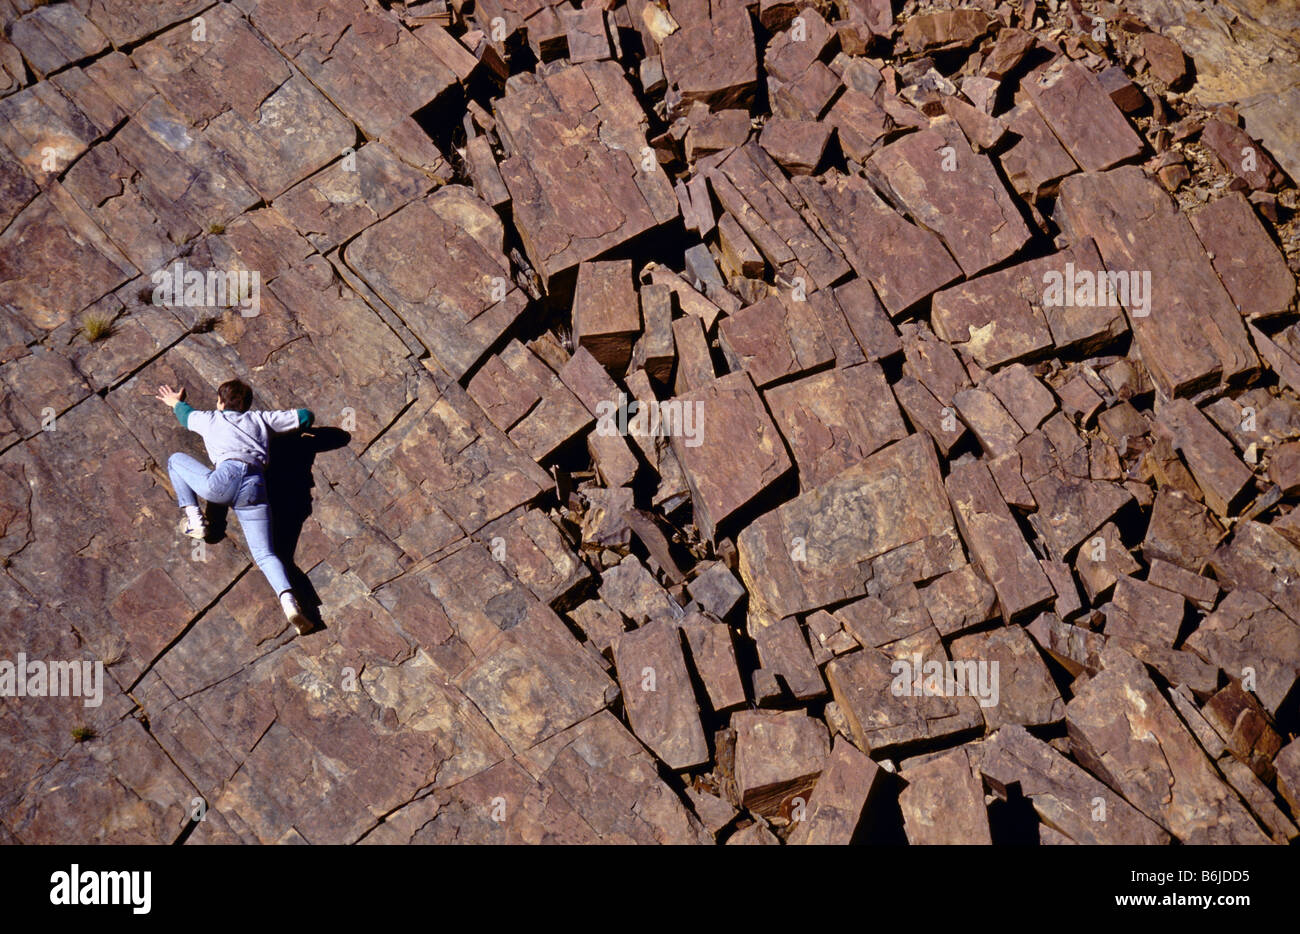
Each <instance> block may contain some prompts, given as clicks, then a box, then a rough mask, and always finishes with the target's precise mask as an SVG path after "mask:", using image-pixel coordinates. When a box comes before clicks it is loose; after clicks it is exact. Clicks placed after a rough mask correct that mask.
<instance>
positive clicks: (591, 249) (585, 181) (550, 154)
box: [496, 61, 678, 288]
mask: <svg viewBox="0 0 1300 934" xmlns="http://www.w3.org/2000/svg"><path fill="white" fill-rule="evenodd" d="M496 114H497V123H498V129H499V132H500V133H501V136H502V141H503V143H505V144H506V147H507V152H508V157H507V158H506V159H505V160H504V161H503V162H502V163H501V177H502V178H503V179H504V180H505V183H506V187H507V188H508V189H509V190H510V197H511V199H512V201H513V204H514V222H515V225H516V228H517V229H518V231H519V235H520V238H521V239H522V240H523V243H524V249H525V251H526V252H527V254H528V258H529V260H530V261H531V262H532V265H533V268H534V269H535V270H536V271H537V274H538V275H539V276H540V277H541V279H542V283H543V284H544V285H545V286H547V287H548V288H549V287H550V286H551V284H552V282H553V280H555V278H556V277H557V276H561V275H564V274H569V273H571V271H572V270H573V269H574V268H575V267H576V266H577V265H578V264H579V263H581V262H585V261H586V260H589V259H594V258H596V257H598V256H600V255H601V254H602V253H605V252H606V251H608V250H611V249H613V248H615V247H617V246H619V245H621V244H624V243H627V242H628V241H629V240H632V239H633V238H635V237H637V236H639V235H641V234H643V233H645V232H646V231H648V230H651V229H653V228H655V227H658V226H659V225H660V224H664V223H667V222H668V221H670V220H672V219H673V218H675V217H677V216H678V205H677V197H676V195H675V194H674V193H673V187H672V183H671V182H669V180H668V176H667V175H665V174H664V171H663V169H662V168H660V167H659V163H658V162H657V161H655V160H654V159H653V158H651V159H650V160H649V162H648V163H647V161H646V159H645V157H644V155H643V153H642V150H646V151H649V150H648V149H647V146H646V136H645V133H646V122H647V121H646V116H645V113H644V111H642V109H641V107H640V105H639V104H638V103H637V101H636V98H635V97H633V95H632V89H631V87H630V86H629V85H628V83H627V81H626V79H625V78H624V77H623V74H622V70H621V69H620V67H619V65H617V64H616V63H614V62H607V61H600V62H587V63H585V64H582V65H573V66H571V67H569V68H565V69H562V70H560V71H557V72H555V73H553V74H550V75H548V76H547V77H546V78H544V79H541V80H537V81H533V82H532V83H520V84H517V85H514V86H513V88H512V89H511V90H510V91H509V92H508V93H507V94H506V95H505V97H502V98H500V99H499V100H498V101H497V102H496ZM647 165H648V166H649V168H648V169H647V168H646V166H647Z"/></svg>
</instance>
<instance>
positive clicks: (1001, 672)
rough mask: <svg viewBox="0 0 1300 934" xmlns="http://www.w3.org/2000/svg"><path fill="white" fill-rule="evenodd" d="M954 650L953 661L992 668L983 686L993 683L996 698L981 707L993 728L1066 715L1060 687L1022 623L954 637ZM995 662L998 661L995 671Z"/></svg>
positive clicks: (1054, 719) (1055, 719)
mask: <svg viewBox="0 0 1300 934" xmlns="http://www.w3.org/2000/svg"><path fill="white" fill-rule="evenodd" d="M951 652H952V657H953V661H974V662H976V663H983V664H984V665H985V666H986V668H987V669H988V671H989V675H988V676H987V677H986V678H985V681H984V682H981V685H980V686H981V689H983V688H984V687H985V686H991V687H993V688H994V690H995V691H996V698H991V699H994V703H991V704H988V705H987V706H981V707H980V710H981V712H982V713H983V714H984V722H985V723H986V724H987V726H988V730H989V732H990V733H992V732H993V731H995V730H997V729H998V728H999V727H1000V726H1002V725H1003V724H1006V723H1017V724H1021V725H1023V726H1042V725H1045V724H1048V723H1058V722H1060V720H1061V718H1062V717H1064V716H1065V701H1063V700H1062V699H1061V692H1060V691H1059V690H1057V688H1056V684H1055V682H1053V681H1052V676H1051V674H1050V673H1049V672H1048V670H1047V665H1046V664H1045V663H1044V662H1043V659H1042V657H1041V656H1040V655H1039V654H1038V649H1037V648H1036V647H1035V645H1034V643H1033V641H1032V640H1031V639H1030V638H1029V635H1028V634H1027V633H1026V632H1025V631H1024V629H1022V628H1020V627H1019V626H1007V627H1006V628H1003V629H995V630H993V631H992V632H989V633H972V634H971V635H967V636H962V637H960V638H958V639H955V640H953V643H952V647H951ZM994 664H996V665H997V666H998V667H997V673H996V675H995V674H993V672H992V666H993V665H994ZM977 677H979V675H978V673H977ZM967 680H968V682H969V680H970V676H969V675H968V676H967ZM989 694H990V695H992V692H989Z"/></svg>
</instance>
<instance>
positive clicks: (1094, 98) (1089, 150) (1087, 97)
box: [1025, 60, 1142, 172]
mask: <svg viewBox="0 0 1300 934" xmlns="http://www.w3.org/2000/svg"><path fill="white" fill-rule="evenodd" d="M1025 92H1026V94H1027V95H1028V96H1029V99H1030V101H1032V102H1033V105H1034V107H1035V108H1036V109H1037V110H1038V112H1039V114H1041V115H1042V117H1043V119H1044V120H1045V121H1047V124H1048V126H1050V127H1051V128H1052V132H1053V133H1055V134H1056V136H1057V138H1058V139H1059V140H1060V141H1061V144H1062V145H1064V146H1065V148H1066V149H1067V150H1069V153H1070V155H1071V156H1073V157H1074V161H1075V162H1077V163H1079V165H1080V166H1081V167H1082V168H1083V170H1084V171H1085V172H1100V171H1102V170H1103V169H1109V168H1111V167H1112V166H1115V165H1118V164H1119V163H1121V162H1126V161H1128V160H1129V159H1132V158H1134V157H1135V156H1137V155H1138V154H1139V153H1141V152H1142V140H1141V139H1140V138H1139V137H1138V135H1137V133H1135V132H1134V131H1133V128H1132V127H1131V126H1129V123H1128V121H1127V120H1125V119H1124V115H1123V114H1122V113H1120V110H1119V108H1118V107H1116V106H1115V104H1114V103H1113V102H1112V101H1111V99H1110V97H1109V95H1107V93H1106V91H1105V90H1104V89H1103V88H1102V86H1101V84H1100V83H1099V82H1098V81H1097V79H1096V77H1095V76H1094V75H1093V74H1092V72H1090V71H1088V70H1087V69H1086V68H1084V67H1083V66H1082V65H1079V64H1077V63H1075V62H1071V61H1069V60H1060V61H1058V62H1057V64H1056V65H1054V66H1050V67H1048V68H1047V69H1046V70H1045V71H1041V72H1038V73H1036V74H1034V75H1031V76H1030V77H1029V78H1028V79H1027V81H1026V84H1025Z"/></svg>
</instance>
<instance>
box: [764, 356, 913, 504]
mask: <svg viewBox="0 0 1300 934" xmlns="http://www.w3.org/2000/svg"><path fill="white" fill-rule="evenodd" d="M763 397H764V399H766V400H767V404H768V406H769V408H770V409H771V411H772V418H773V420H774V421H775V422H776V425H777V428H778V429H780V431H781V434H782V435H783V436H784V438H785V440H786V442H787V443H788V444H789V445H790V450H791V452H792V453H793V455H794V461H795V464H796V465H797V466H798V469H799V486H800V489H802V490H805V491H806V490H811V489H813V488H814V487H817V486H820V485H821V484H822V483H824V482H825V481H827V480H829V479H830V478H831V477H833V476H835V474H837V473H839V472H840V471H842V470H844V469H846V468H848V467H851V466H852V465H854V464H856V463H857V462H858V461H860V460H862V459H863V458H864V457H866V456H867V455H868V454H871V453H873V452H874V451H877V450H879V449H880V448H882V447H884V446H885V445H886V444H889V443H890V442H892V441H897V440H899V439H901V438H903V437H905V436H906V434H907V428H906V426H905V425H904V424H903V418H902V415H900V414H899V411H898V405H897V404H896V403H895V402H894V397H893V396H892V395H891V394H890V392H889V384H888V383H886V382H885V377H884V374H883V373H882V372H881V369H880V367H879V366H877V365H875V364H872V363H868V364H863V365H861V366H855V367H850V368H849V369H835V370H830V371H828V372H826V373H819V374H816V375H813V376H807V377H804V378H803V379H800V380H796V381H794V382H792V383H786V384H784V385H781V386H773V387H770V388H768V389H767V390H766V391H765V392H764V393H763Z"/></svg>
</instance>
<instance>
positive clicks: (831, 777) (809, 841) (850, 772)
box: [789, 736, 884, 846]
mask: <svg viewBox="0 0 1300 934" xmlns="http://www.w3.org/2000/svg"><path fill="white" fill-rule="evenodd" d="M883 772H884V770H883V769H881V768H880V766H878V765H876V763H875V762H873V761H872V760H870V759H868V758H867V757H866V756H864V755H863V754H862V753H861V752H860V751H859V750H858V749H857V747H856V746H854V745H853V744H852V743H850V742H849V741H848V740H847V739H845V738H844V737H843V736H837V737H835V745H834V746H833V747H832V748H831V755H830V760H829V761H828V762H827V764H826V769H825V770H824V771H823V772H822V774H821V776H820V777H818V779H817V784H816V785H815V786H814V787H813V792H812V795H810V796H809V798H808V805H807V807H806V808H805V810H804V813H805V815H806V816H805V817H804V819H803V820H802V821H800V822H799V823H798V824H796V825H795V829H794V831H793V832H792V833H791V834H790V839H789V842H790V843H791V844H792V845H795V846H799V845H810V846H816V845H828V846H846V845H848V844H850V843H852V842H853V838H854V835H855V834H856V833H857V831H858V828H859V826H861V823H862V819H863V816H864V812H865V811H866V809H867V808H868V807H869V806H870V803H871V799H872V796H873V795H874V794H875V793H876V790H877V789H878V788H879V787H880V785H881V784H883V777H882V773H883Z"/></svg>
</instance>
